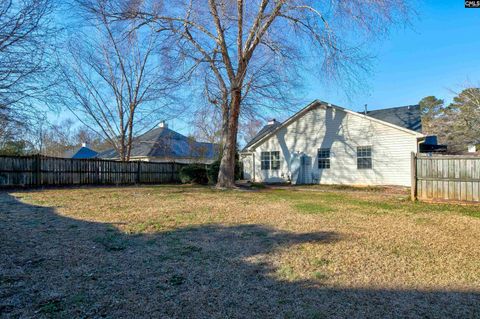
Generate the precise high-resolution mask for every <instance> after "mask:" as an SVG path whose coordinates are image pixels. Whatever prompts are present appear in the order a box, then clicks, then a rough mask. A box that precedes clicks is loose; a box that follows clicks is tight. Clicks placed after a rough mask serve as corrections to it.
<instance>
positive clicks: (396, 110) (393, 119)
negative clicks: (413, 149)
mask: <svg viewBox="0 0 480 319" xmlns="http://www.w3.org/2000/svg"><path fill="white" fill-rule="evenodd" d="M360 113H362V112H360ZM367 115H368V116H371V117H373V118H376V119H377V120H381V121H385V122H388V123H392V124H395V125H397V126H400V127H403V128H406V129H409V130H412V131H416V132H421V131H422V113H421V111H420V106H419V105H407V106H400V107H392V108H388V109H381V110H373V111H368V112H367Z"/></svg>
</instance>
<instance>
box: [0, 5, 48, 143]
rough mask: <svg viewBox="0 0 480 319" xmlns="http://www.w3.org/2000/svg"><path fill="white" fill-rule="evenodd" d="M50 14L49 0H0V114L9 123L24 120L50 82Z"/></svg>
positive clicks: (12, 124)
mask: <svg viewBox="0 0 480 319" xmlns="http://www.w3.org/2000/svg"><path fill="white" fill-rule="evenodd" d="M52 14H53V2H52V1H51V0H22V1H14V0H3V1H0V118H1V121H2V123H5V124H6V125H7V126H9V127H12V126H14V127H17V128H18V127H19V126H21V125H22V124H25V122H26V120H27V119H28V118H29V116H30V115H31V114H30V112H31V111H32V108H31V105H32V103H33V102H35V103H39V101H40V100H42V99H43V97H44V96H45V94H46V90H47V88H48V87H49V86H50V84H51V80H52V78H53V77H52V76H51V75H50V74H49V73H50V70H51V68H52V65H51V63H50V62H51V60H50V59H49V56H48V54H49V53H51V49H52V46H51V44H52V41H51V40H52V38H53V31H54V30H53V29H54V28H53V26H52V21H51V19H52ZM2 126H4V125H2ZM18 133H20V132H18ZM0 134H1V133H0ZM0 137H2V138H3V135H1V136H0Z"/></svg>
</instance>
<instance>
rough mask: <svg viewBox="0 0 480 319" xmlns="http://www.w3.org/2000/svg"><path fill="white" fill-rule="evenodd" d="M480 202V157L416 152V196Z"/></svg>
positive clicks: (414, 162)
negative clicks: (418, 153) (429, 154)
mask: <svg viewBox="0 0 480 319" xmlns="http://www.w3.org/2000/svg"><path fill="white" fill-rule="evenodd" d="M417 198H418V199H420V200H451V201H469V202H479V201H480V157H477V156H466V155H432V156H428V155H423V154H421V155H415V154H412V199H417Z"/></svg>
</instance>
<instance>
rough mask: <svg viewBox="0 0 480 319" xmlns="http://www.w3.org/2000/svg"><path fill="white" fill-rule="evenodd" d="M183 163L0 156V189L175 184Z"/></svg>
mask: <svg viewBox="0 0 480 319" xmlns="http://www.w3.org/2000/svg"><path fill="white" fill-rule="evenodd" d="M184 165H185V164H179V163H153V162H142V161H134V162H120V161H109V160H101V159H68V158H56V157H45V156H41V155H33V156H0V187H11V186H48V185H89V184H91V185H94V184H99V185H101V184H110V185H121V184H141V183H152V184H162V183H177V182H179V181H180V180H179V174H178V173H179V170H180V168H181V167H183V166H184Z"/></svg>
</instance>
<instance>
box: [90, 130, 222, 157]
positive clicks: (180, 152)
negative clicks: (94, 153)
mask: <svg viewBox="0 0 480 319" xmlns="http://www.w3.org/2000/svg"><path fill="white" fill-rule="evenodd" d="M218 152H219V147H218V145H217V144H212V143H204V142H197V141H194V140H192V139H190V138H188V137H186V136H184V135H182V134H180V133H177V132H175V131H173V130H171V129H169V128H167V127H157V128H154V129H152V130H150V131H148V132H146V133H145V134H143V135H140V136H138V137H136V138H135V139H134V140H133V145H132V150H131V154H130V156H131V157H145V156H147V157H172V158H204V159H215V158H216V157H217V156H218ZM99 157H101V158H118V154H117V152H116V151H115V150H114V149H110V150H107V151H105V152H103V153H101V154H100V155H99Z"/></svg>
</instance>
